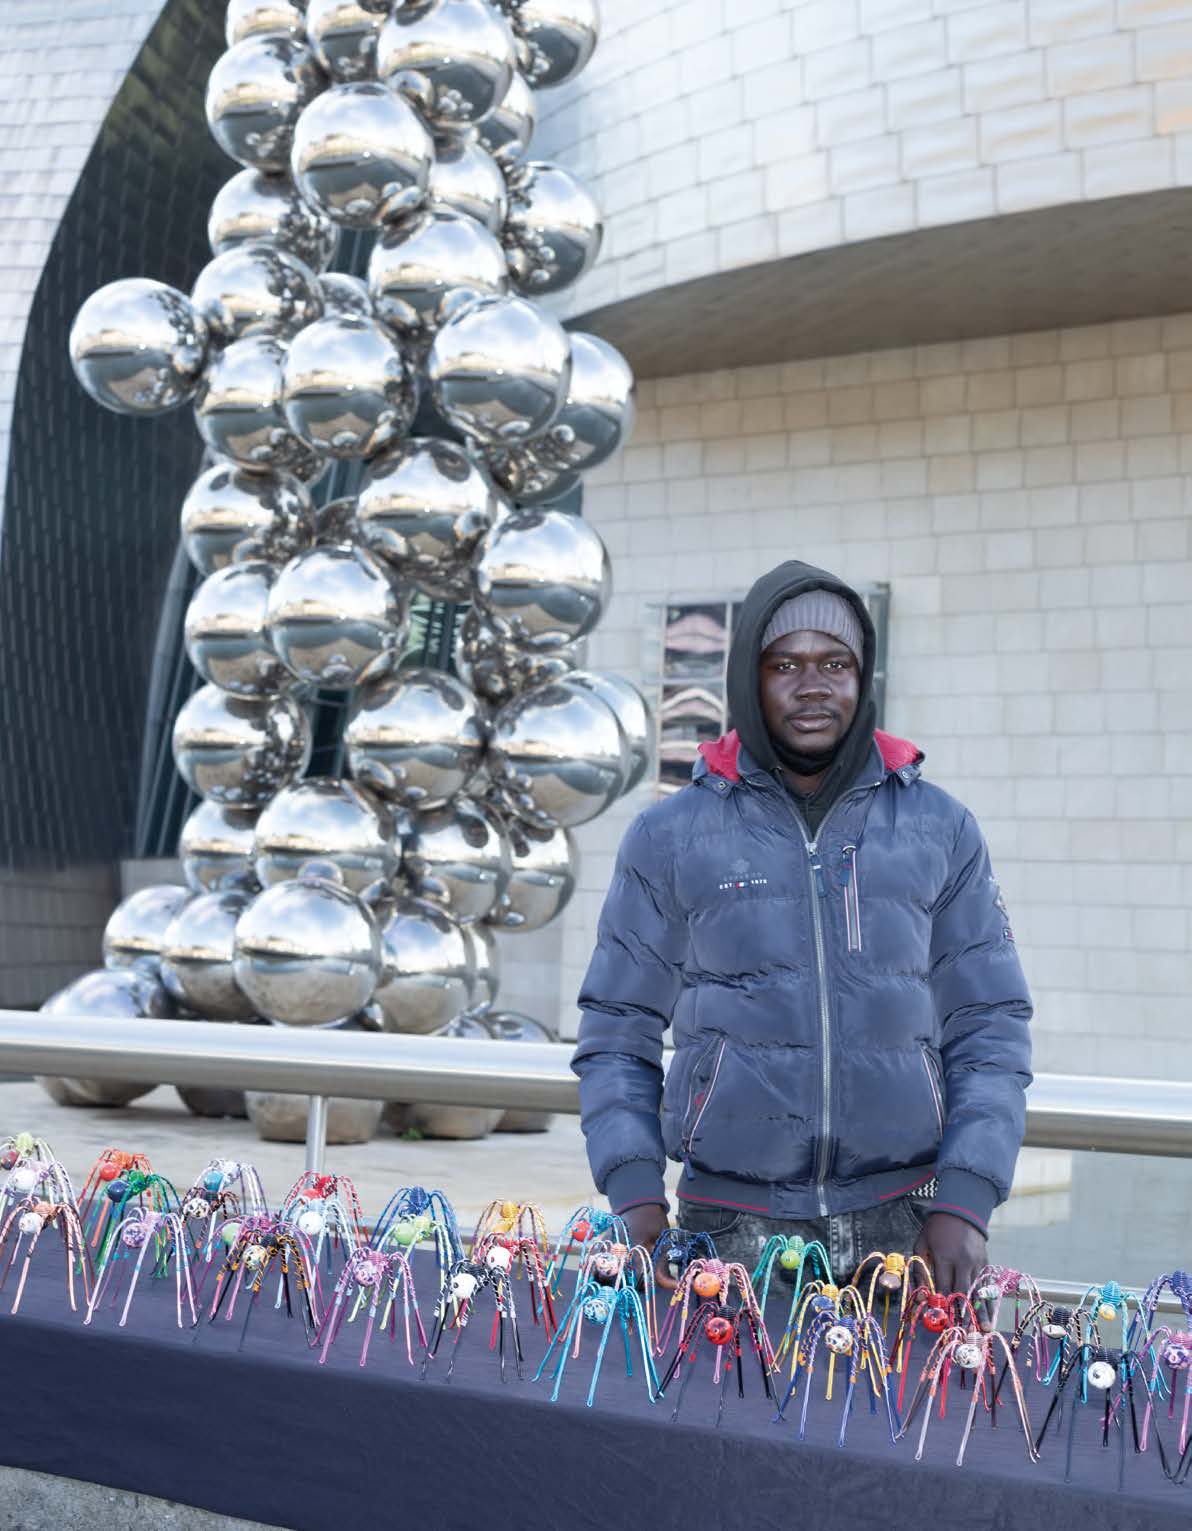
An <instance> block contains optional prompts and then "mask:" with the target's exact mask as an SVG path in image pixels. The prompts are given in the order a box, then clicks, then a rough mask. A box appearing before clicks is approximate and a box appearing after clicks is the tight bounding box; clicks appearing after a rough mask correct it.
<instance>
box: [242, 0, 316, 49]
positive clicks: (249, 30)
mask: <svg viewBox="0 0 1192 1531" xmlns="http://www.w3.org/2000/svg"><path fill="white" fill-rule="evenodd" d="M224 29H225V33H226V36H227V40H228V47H229V48H232V47H235V45H236V44H237V43H240V42H243V41H244V39H245V38H246V37H291V38H294V39H295V40H296V41H298V42H301V41H302V38H303V36H304V35H305V32H304V28H303V23H302V6H301V5H300V4H299V3H298V0H228V9H227V15H226V18H225V21H224Z"/></svg>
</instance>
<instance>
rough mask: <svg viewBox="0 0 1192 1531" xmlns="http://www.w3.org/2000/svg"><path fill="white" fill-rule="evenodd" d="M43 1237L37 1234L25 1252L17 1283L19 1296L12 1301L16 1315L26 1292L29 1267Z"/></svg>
mask: <svg viewBox="0 0 1192 1531" xmlns="http://www.w3.org/2000/svg"><path fill="white" fill-rule="evenodd" d="M40 1237H41V1235H40V1234H37V1233H35V1234H34V1235H33V1237H32V1238H31V1239H30V1240H29V1248H28V1249H27V1250H26V1251H25V1258H24V1260H23V1261H22V1262H21V1278H20V1280H19V1281H18V1282H17V1295H16V1296H15V1297H14V1298H13V1300H12V1311H13V1312H14V1313H15V1312H16V1311H17V1309H18V1308H19V1307H20V1305H21V1295H22V1293H23V1292H24V1290H25V1281H26V1279H27V1277H28V1275H29V1266H30V1263H31V1262H32V1259H33V1251H34V1250H35V1249H36V1248H37V1241H38V1239H39V1238H40Z"/></svg>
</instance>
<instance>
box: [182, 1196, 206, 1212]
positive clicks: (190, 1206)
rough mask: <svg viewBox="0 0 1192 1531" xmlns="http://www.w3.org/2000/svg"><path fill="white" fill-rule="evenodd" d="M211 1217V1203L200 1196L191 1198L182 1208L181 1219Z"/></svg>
mask: <svg viewBox="0 0 1192 1531" xmlns="http://www.w3.org/2000/svg"><path fill="white" fill-rule="evenodd" d="M210 1215H211V1203H210V1202H208V1201H205V1200H204V1199H203V1197H201V1196H192V1197H191V1198H190V1199H189V1200H188V1201H187V1202H186V1203H185V1205H184V1206H183V1208H182V1216H183V1217H209V1216H210Z"/></svg>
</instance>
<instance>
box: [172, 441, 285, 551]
mask: <svg viewBox="0 0 1192 1531" xmlns="http://www.w3.org/2000/svg"><path fill="white" fill-rule="evenodd" d="M313 537H314V510H313V508H312V506H311V499H310V494H309V492H308V490H307V489H306V488H305V487H304V486H303V484H302V483H300V482H299V480H298V479H296V478H291V477H290V476H289V475H288V474H285V473H270V472H250V471H249V470H248V469H247V468H240V467H237V466H236V465H235V464H234V463H226V462H219V463H215V464H214V465H213V466H212V467H210V468H204V470H203V472H202V473H200V474H199V476H198V478H197V479H195V481H194V483H193V484H192V485H191V487H190V488H189V489H188V490H187V492H186V498H185V500H183V502H182V542H183V545H184V546H185V548H186V554H187V557H188V558H189V559H190V561H191V563H192V564H194V566H195V568H196V569H198V571H199V573H200V574H214V573H215V571H216V570H217V569H222V568H225V567H226V566H227V565H228V564H230V563H233V562H239V561H241V560H245V559H262V560H263V561H264V562H266V563H270V564H275V565H277V564H283V563H288V562H289V560H290V559H291V558H293V556H294V554H295V553H299V552H301V551H302V549H303V548H306V547H309V546H310V545H311V542H312V540H313Z"/></svg>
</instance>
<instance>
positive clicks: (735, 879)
mask: <svg viewBox="0 0 1192 1531" xmlns="http://www.w3.org/2000/svg"><path fill="white" fill-rule="evenodd" d="M769 881H770V879H769V878H768V877H762V876H760V875H759V874H758V873H756V872H754V871H752V870H751V869H750V866H749V863H748V861H745V860H740V861H734V862H733V864H732V866H730V867H729V869H728V876H727V877H725V878H724V879H723V880H722V881H721V882H719V883H718V884H717V887H719V889H720V891H721V893H741V892H743V891H744V890H745V889H746V888H765V887H767V886H768V885H769Z"/></svg>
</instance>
